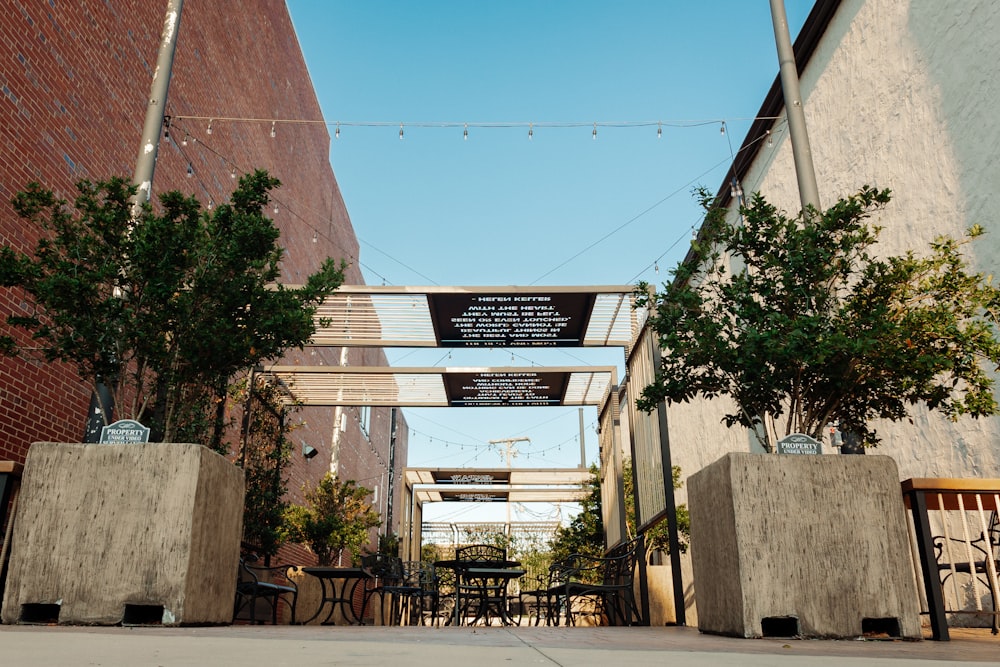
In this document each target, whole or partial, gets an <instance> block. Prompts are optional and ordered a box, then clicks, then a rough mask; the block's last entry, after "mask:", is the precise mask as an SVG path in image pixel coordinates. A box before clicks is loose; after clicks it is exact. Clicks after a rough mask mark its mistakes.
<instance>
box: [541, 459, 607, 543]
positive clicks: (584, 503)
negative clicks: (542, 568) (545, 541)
mask: <svg viewBox="0 0 1000 667" xmlns="http://www.w3.org/2000/svg"><path fill="white" fill-rule="evenodd" d="M600 480H601V477H600V472H599V471H598V469H597V466H596V465H594V464H591V466H590V483H589V485H588V486H589V489H588V493H587V496H586V497H585V498H583V500H581V501H580V513H579V514H577V515H576V516H575V517H573V520H572V521H570V524H569V525H568V526H565V527H562V528H560V529H559V530H558V531H556V536H555V538H554V539H553V540H552V560H553V561H561V560H565V559H566V558H568V557H569V556H570V555H572V554H585V555H588V556H595V557H600V556H603V555H604V518H603V516H602V513H601V481H600Z"/></svg>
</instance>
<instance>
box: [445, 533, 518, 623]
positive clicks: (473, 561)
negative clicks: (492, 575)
mask: <svg viewBox="0 0 1000 667" xmlns="http://www.w3.org/2000/svg"><path fill="white" fill-rule="evenodd" d="M455 560H457V561H459V562H461V563H463V564H465V566H466V567H465V569H460V570H458V572H457V577H456V602H455V603H456V604H457V605H458V610H459V616H460V617H461V618H464V617H467V616H470V615H472V616H474V618H475V619H476V620H479V619H483V620H484V622H485V623H486V624H487V625H488V624H489V623H490V611H491V610H498V609H500V608H501V605H503V606H504V608H505V606H506V604H507V581H506V580H497V579H489V578H483V577H470V576H469V575H468V573H467V572H468V568H469V566H471V567H477V566H478V567H502V566H504V565H506V563H507V550H506V549H504V548H503V547H498V546H494V545H492V544H471V545H467V546H464V547H459V548H457V549H455Z"/></svg>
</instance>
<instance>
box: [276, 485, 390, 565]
mask: <svg viewBox="0 0 1000 667" xmlns="http://www.w3.org/2000/svg"><path fill="white" fill-rule="evenodd" d="M303 490H304V491H305V500H306V505H305V506H303V505H289V506H288V508H287V509H286V510H285V517H284V519H285V520H284V528H283V537H284V538H285V539H288V540H290V541H292V542H299V543H301V544H304V545H305V546H306V548H308V549H309V551H311V552H312V553H313V554H314V555H315V556H316V560H317V561H318V562H319V564H320V565H330V564H331V563H332V562H333V559H334V557H335V556H339V555H340V552H341V551H343V550H345V549H347V550H350V552H351V555H352V557H355V558H356V557H357V556H358V554H359V553H360V551H361V547H362V546H363V545H364V544H365V543H366V542H367V541H368V530H369V529H370V528H374V527H376V526H378V525H380V524H381V521H380V520H379V515H378V512H376V511H375V510H374V509H372V506H371V504H370V503H369V502H368V501H367V498H368V497H369V496H370V495H371V493H372V491H371V489H366V488H365V487H363V486H358V485H357V484H356V483H355V482H354V480H350V479H349V480H347V481H344V482H341V481H340V480H339V479H338V478H337V477H336V476H335V475H334V474H332V473H327V474H326V475H325V476H324V477H323V479H321V480H320V481H319V484H317V485H316V486H315V487H313V488H312V489H308V488H307V487H303Z"/></svg>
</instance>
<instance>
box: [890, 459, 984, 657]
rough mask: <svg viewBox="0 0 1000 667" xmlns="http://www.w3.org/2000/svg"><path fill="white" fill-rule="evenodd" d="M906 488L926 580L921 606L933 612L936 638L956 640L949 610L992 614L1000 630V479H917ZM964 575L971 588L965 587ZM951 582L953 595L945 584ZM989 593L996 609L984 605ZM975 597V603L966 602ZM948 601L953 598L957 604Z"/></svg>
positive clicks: (916, 550) (904, 485)
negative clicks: (999, 602) (951, 627)
mask: <svg viewBox="0 0 1000 667" xmlns="http://www.w3.org/2000/svg"><path fill="white" fill-rule="evenodd" d="M902 492H903V500H904V503H905V505H906V506H907V508H909V510H910V516H911V519H912V532H911V548H912V549H913V558H914V563H917V564H919V566H920V573H919V574H920V576H921V577H922V579H923V590H924V600H923V601H922V605H923V606H922V607H921V609H922V613H925V614H928V615H929V617H930V623H931V633H932V635H933V639H936V640H939V641H948V640H949V639H950V636H949V633H948V620H947V614H976V615H989V616H992V618H993V633H994V634H997V632H998V630H1000V627H998V626H1000V611H998V609H997V603H998V600H1000V579H998V576H997V570H998V561H1000V520H998V508H1000V479H941V478H933V479H928V478H915V479H908V480H905V481H904V482H903V483H902ZM931 510H934V511H935V514H934V516H933V517H932V515H931V513H930V511H931ZM960 579H962V580H963V581H964V582H965V583H964V587H965V589H966V591H965V592H963V591H962V590H960V588H959V580H960ZM949 582H950V589H951V595H950V597H948V596H946V589H945V584H946V583H949ZM987 594H988V595H989V597H990V598H991V600H992V607H993V608H992V609H991V610H987V609H986V608H985V607H984V605H983V599H984V598H985V597H986V595H987ZM970 596H971V598H972V601H971V607H972V608H968V607H969V605H964V604H963V602H965V601H967V600H968V598H969V597H970ZM946 598H948V599H947V600H946ZM946 601H947V602H951V603H952V604H951V605H950V606H951V608H947V607H948V606H949V605H946Z"/></svg>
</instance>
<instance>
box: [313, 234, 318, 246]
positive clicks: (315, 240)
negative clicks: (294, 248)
mask: <svg viewBox="0 0 1000 667" xmlns="http://www.w3.org/2000/svg"><path fill="white" fill-rule="evenodd" d="M313 243H319V232H313Z"/></svg>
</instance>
